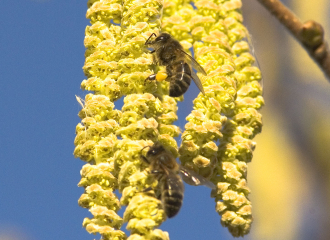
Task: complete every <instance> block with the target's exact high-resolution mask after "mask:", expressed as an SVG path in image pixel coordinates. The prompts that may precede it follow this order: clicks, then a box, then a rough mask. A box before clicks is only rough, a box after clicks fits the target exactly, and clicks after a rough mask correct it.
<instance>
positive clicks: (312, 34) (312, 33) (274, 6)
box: [257, 0, 330, 80]
mask: <svg viewBox="0 0 330 240" xmlns="http://www.w3.org/2000/svg"><path fill="white" fill-rule="evenodd" d="M257 1H258V2H259V3H261V4H262V5H263V6H264V7H265V8H266V9H267V10H268V11H269V12H270V13H271V14H273V15H274V16H275V17H276V18H277V19H278V20H279V21H280V22H281V23H282V24H283V25H284V26H285V27H286V28H287V29H288V30H289V31H290V32H291V33H292V34H293V36H294V37H295V38H296V39H297V40H298V42H300V43H301V45H302V46H303V47H304V48H305V49H306V51H307V52H308V53H309V55H310V56H311V57H312V58H313V59H314V61H315V62H316V63H317V64H318V65H319V67H320V68H321V69H322V70H323V72H324V74H325V75H326V77H327V78H328V79H329V80H330V51H329V47H328V44H327V42H326V41H325V40H324V31H323V27H322V26H321V24H319V23H317V22H315V21H313V20H309V21H307V22H305V23H302V22H301V21H300V20H299V19H298V18H297V17H296V16H295V15H294V13H293V12H291V11H290V10H289V9H288V8H287V7H285V6H284V5H283V4H282V3H281V2H280V1H279V0H257Z"/></svg>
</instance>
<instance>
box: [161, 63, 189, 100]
mask: <svg viewBox="0 0 330 240" xmlns="http://www.w3.org/2000/svg"><path fill="white" fill-rule="evenodd" d="M176 64H177V65H175V66H174V67H173V69H170V68H169V69H167V70H168V71H170V74H169V75H170V79H169V82H170V93H169V95H170V96H171V97H179V96H181V95H183V94H184V93H185V92H186V91H187V90H188V88H189V86H190V83H191V69H190V67H189V65H188V64H187V63H186V62H184V61H180V62H178V63H176Z"/></svg>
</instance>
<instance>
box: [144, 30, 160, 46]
mask: <svg viewBox="0 0 330 240" xmlns="http://www.w3.org/2000/svg"><path fill="white" fill-rule="evenodd" d="M152 36H155V37H157V35H156V33H152V34H151V35H150V36H149V38H148V39H147V41H146V42H145V44H144V45H148V43H149V40H150V38H152Z"/></svg>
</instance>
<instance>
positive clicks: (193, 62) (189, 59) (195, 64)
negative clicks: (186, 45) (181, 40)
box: [180, 49, 207, 76]
mask: <svg viewBox="0 0 330 240" xmlns="http://www.w3.org/2000/svg"><path fill="white" fill-rule="evenodd" d="M180 51H181V52H183V53H184V56H185V59H186V60H187V62H188V63H190V65H191V66H192V67H193V68H194V69H196V70H197V72H200V73H202V74H203V75H205V76H206V75H207V74H206V72H205V70H204V68H203V67H202V66H201V65H199V63H198V62H197V61H196V60H195V59H194V58H193V57H192V56H190V55H189V54H188V53H186V52H185V51H183V50H181V49H180Z"/></svg>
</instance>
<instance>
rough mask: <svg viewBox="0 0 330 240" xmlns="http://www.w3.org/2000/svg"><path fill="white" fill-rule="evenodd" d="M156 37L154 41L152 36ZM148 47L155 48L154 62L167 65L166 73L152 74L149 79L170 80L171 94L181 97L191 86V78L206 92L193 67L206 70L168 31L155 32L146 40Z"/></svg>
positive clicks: (203, 71)
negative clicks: (157, 33)
mask: <svg viewBox="0 0 330 240" xmlns="http://www.w3.org/2000/svg"><path fill="white" fill-rule="evenodd" d="M153 36H155V37H156V38H155V39H154V40H153V41H152V40H151V38H152V37H153ZM145 45H146V46H147V47H151V48H153V51H151V53H153V54H154V55H153V56H154V62H155V63H156V64H158V65H160V66H165V67H166V74H164V73H161V72H160V73H157V74H152V75H150V76H149V77H148V78H147V80H158V81H162V80H165V81H168V82H170V90H169V95H170V96H171V97H179V96H181V95H183V94H184V93H185V92H186V91H187V90H188V88H189V86H190V82H191V79H193V80H194V82H195V84H196V85H197V87H198V88H199V90H200V91H201V92H202V93H203V94H205V92H204V89H203V85H202V83H201V80H200V79H199V77H198V76H197V74H196V73H195V72H194V71H193V69H192V68H194V69H196V70H197V71H198V72H200V73H202V74H204V75H206V72H205V70H204V69H203V67H202V66H201V65H199V64H198V62H196V60H195V59H194V58H193V57H191V56H190V55H189V54H188V53H186V52H185V51H184V50H183V47H182V46H181V44H180V43H179V42H178V41H177V40H175V39H174V38H172V37H171V35H170V34H168V33H161V34H159V35H158V37H157V35H156V34H155V33H153V34H151V35H150V37H149V38H148V40H147V41H146V42H145Z"/></svg>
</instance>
